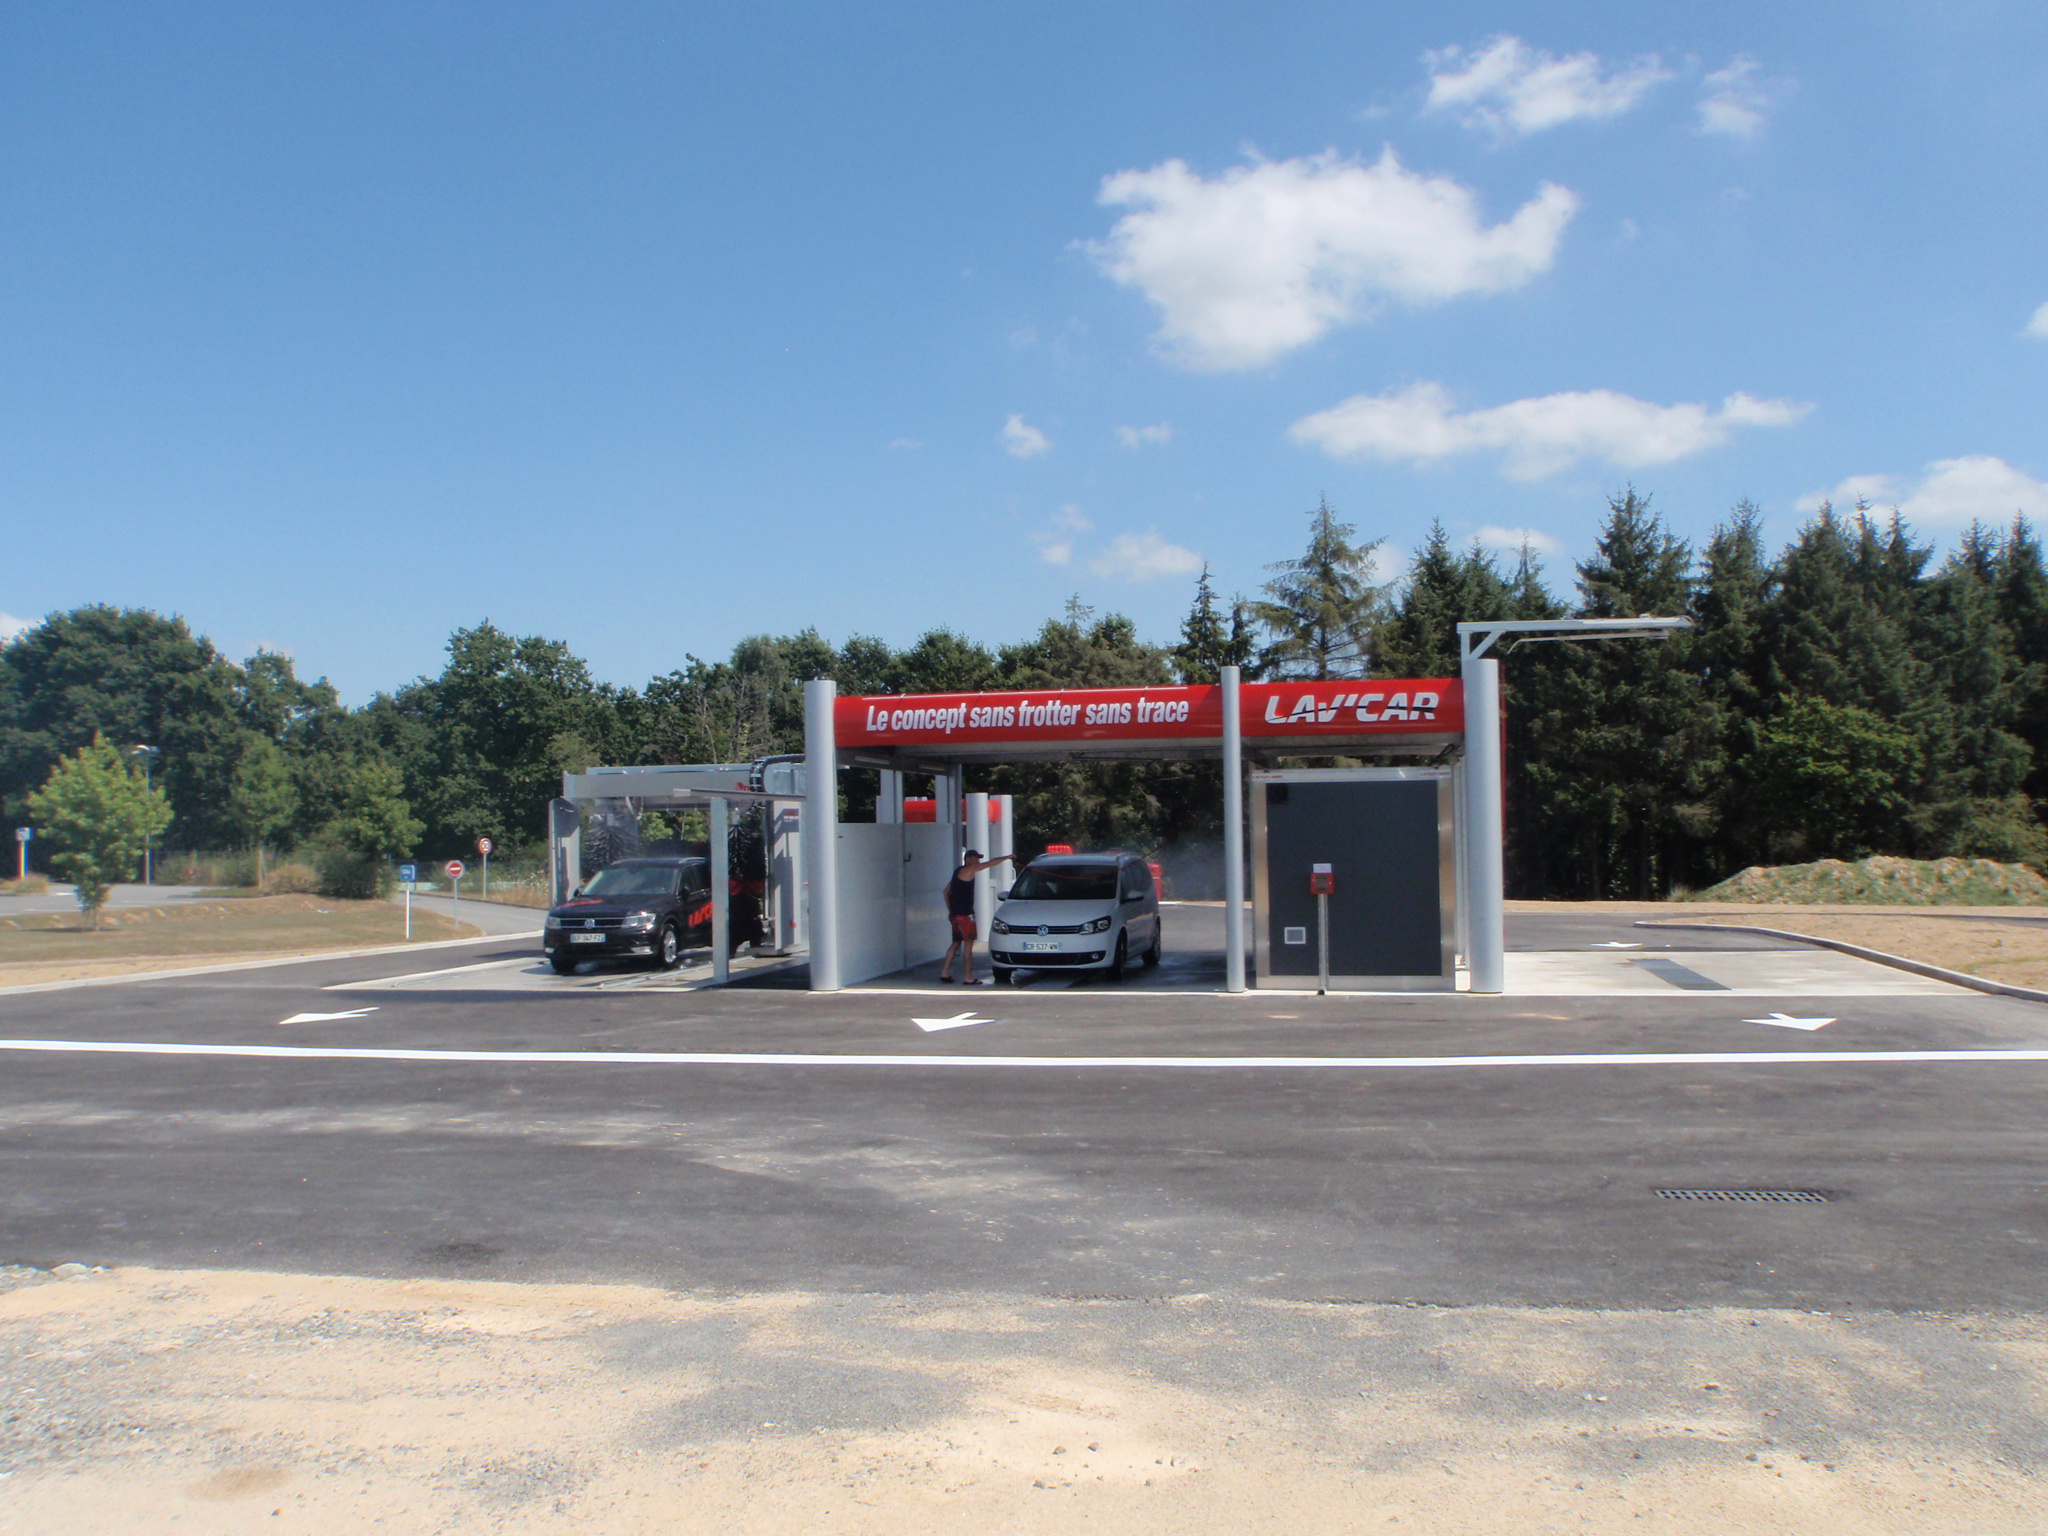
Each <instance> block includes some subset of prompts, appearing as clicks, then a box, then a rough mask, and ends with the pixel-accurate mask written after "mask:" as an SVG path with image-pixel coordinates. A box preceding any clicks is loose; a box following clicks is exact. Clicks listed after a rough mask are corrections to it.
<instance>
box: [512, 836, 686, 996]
mask: <svg viewBox="0 0 2048 1536" xmlns="http://www.w3.org/2000/svg"><path fill="white" fill-rule="evenodd" d="M710 942H711V861H710V860H708V859H690V858H681V859H676V858H669V859H621V860H619V862H618V863H616V864H610V865H607V866H606V867H605V868H603V869H601V870H599V871H598V872H597V873H596V874H594V875H592V876H591V877H590V880H589V882H588V883H587V884H585V885H582V886H580V887H578V889H577V891H576V894H575V895H573V896H571V897H570V898H569V899H568V900H567V901H565V902H563V903H562V904H561V905H560V906H559V907H556V908H554V909H553V910H552V911H550V912H549V913H548V921H547V927H546V928H545V929H544V930H543V932H542V935H541V943H542V944H543V945H544V946H545V947H546V949H547V952H548V962H549V963H550V964H551V965H553V966H554V968H555V974H556V975H558V976H566V975H568V974H569V973H570V972H571V971H573V970H575V969H576V967H577V965H578V964H579V963H580V962H582V961H585V960H622V959H632V958H638V957H643V956H644V957H646V958H648V959H651V960H652V961H653V962H654V963H655V964H656V965H657V966H659V967H660V968H661V969H662V970H664V971H672V970H674V969H675V968H676V967H677V966H678V965H679V964H681V963H682V958H683V950H684V948H685V947H686V946H688V945H690V944H709V943H710Z"/></svg>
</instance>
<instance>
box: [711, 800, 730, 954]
mask: <svg viewBox="0 0 2048 1536" xmlns="http://www.w3.org/2000/svg"><path fill="white" fill-rule="evenodd" d="M705 820H706V821H708V822H709V823H710V824H711V984H712V985H713V986H714V987H722V986H724V985H725V984H726V982H728V981H729V980H731V979H732V968H731V966H732V962H731V955H732V825H731V823H732V816H731V813H730V812H729V811H728V809H727V807H726V803H725V796H723V795H713V796H712V797H711V805H710V807H709V810H708V812H707V814H706V816H705Z"/></svg>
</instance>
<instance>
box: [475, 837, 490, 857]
mask: <svg viewBox="0 0 2048 1536" xmlns="http://www.w3.org/2000/svg"><path fill="white" fill-rule="evenodd" d="M476 851H477V852H478V853H484V854H487V853H489V852H490V851H491V840H490V839H489V838H488V837H480V838H478V839H477V840H476Z"/></svg>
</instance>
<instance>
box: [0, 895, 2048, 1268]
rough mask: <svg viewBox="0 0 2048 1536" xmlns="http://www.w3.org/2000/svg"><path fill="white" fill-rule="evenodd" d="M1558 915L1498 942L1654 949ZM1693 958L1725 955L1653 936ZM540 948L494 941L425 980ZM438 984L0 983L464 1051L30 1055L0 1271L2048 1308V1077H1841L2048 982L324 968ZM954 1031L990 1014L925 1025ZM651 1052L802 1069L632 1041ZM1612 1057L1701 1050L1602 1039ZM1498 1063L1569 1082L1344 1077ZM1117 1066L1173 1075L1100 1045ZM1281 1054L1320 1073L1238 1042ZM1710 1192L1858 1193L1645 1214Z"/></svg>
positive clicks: (7, 1061) (281, 971)
mask: <svg viewBox="0 0 2048 1536" xmlns="http://www.w3.org/2000/svg"><path fill="white" fill-rule="evenodd" d="M465 905H466V906H467V905H468V904H465ZM1219 921H1220V920H1219ZM1542 922H1543V925H1544V926H1543V927H1542V928H1541V930H1540V931H1539V932H1531V931H1530V930H1529V928H1528V927H1526V926H1523V925H1518V928H1517V931H1515V932H1513V933H1512V934H1511V940H1512V941H1513V942H1516V943H1517V944H1521V945H1526V944H1527V943H1530V942H1536V941H1539V940H1540V942H1542V943H1544V944H1546V945H1548V946H1551V948H1552V951H1553V952H1554V953H1570V952H1572V951H1570V950H1563V949H1560V948H1559V946H1565V945H1575V946H1576V947H1577V949H1578V950H1580V951H1584V952H1586V953H1589V954H1590V953H1591V952H1592V951H1593V950H1594V948H1595V946H1597V945H1600V944H1602V943H1625V942H1637V941H1639V940H1641V938H1642V932H1641V930H1634V929H1631V928H1628V927H1626V925H1617V924H1616V923H1614V922H1612V921H1611V920H1607V919H1604V918H1591V919H1564V918H1551V917H1545V918H1543V919H1542ZM1574 924H1576V926H1574ZM1610 931H1612V933H1613V934H1614V935H1624V934H1625V935H1627V937H1610ZM1703 939H1704V940H1710V941H1712V942H1714V943H1716V944H1717V945H1719V944H1720V943H1721V941H1719V940H1717V939H1713V937H1712V936H1702V935H1692V934H1683V935H1681V934H1673V935H1669V936H1667V937H1664V938H1660V939H1657V940H1655V942H1656V943H1658V944H1661V945H1664V946H1666V947H1668V948H1672V949H1677V948H1679V947H1682V946H1692V945H1695V944H1697V943H1699V942H1700V941H1701V940H1703ZM1732 944H1733V941H1730V945H1732ZM1723 947H1727V946H1723ZM529 951H530V944H527V943H509V942H506V941H496V942H492V941H483V942H479V943H478V944H476V945H475V946H473V947H471V948H468V949H457V950H448V951H442V952H441V956H442V960H441V962H440V963H442V964H445V965H449V966H454V965H458V964H462V965H467V964H488V963H491V962H493V961H505V962H513V963H516V962H519V961H521V960H522V959H526V958H530V955H529ZM1702 953H1704V952H1702ZM1738 958H1739V957H1738ZM1769 958H1770V956H1769V955H1767V954H1762V953H1760V954H1759V959H1760V960H1765V959H1769ZM1689 963H1696V964H1697V965H1698V966H1700V967H1701V968H1702V969H1705V968H1708V967H1709V965H1710V961H1709V960H1708V959H1707V958H1701V957H1700V956H1698V955H1696V956H1695V959H1694V961H1693V962H1689ZM1728 963H1734V962H1733V961H1730V962H1728ZM419 964H420V958H419V957H418V956H416V955H415V956H391V957H383V958H378V959H358V960H353V961H323V962H311V963H302V964H297V965H291V966H280V967H276V968H267V969H262V970H252V971H240V972H232V973H225V974H219V975H213V976H205V977H191V978H186V979H182V980H165V981H159V982H147V983H138V984H133V985H127V986H119V987H102V988H88V989H81V990H77V991H64V992H51V993H41V994H33V995H26V996H16V997H12V998H8V999H6V1000H5V1011H4V1015H0V1035H4V1036H5V1037H7V1038H11V1039H13V1040H50V1041H70V1042H133V1043H160V1044H168V1045H172V1046H189V1045H220V1046H230V1047H233V1046H244V1047H247V1046H254V1047H258V1048H262V1049H272V1048H276V1047H278V1046H280V1045H282V1046H285V1047H313V1048H342V1049H351V1048H357V1049H360V1048H369V1049H372V1050H386V1051H388V1050H393V1049H397V1050H403V1049H418V1050H424V1051H430V1052H447V1053H463V1054H464V1055H465V1056H467V1057H473V1058H475V1059H451V1058H450V1057H447V1056H443V1057H440V1058H438V1059H427V1060H404V1059H333V1058H323V1057H318V1056H284V1057H267V1056H233V1055H208V1054H196V1055H160V1054H158V1055H144V1054H132V1053H91V1052H81V1051H72V1050H61V1051H39V1052H26V1051H17V1050H13V1049H6V1050H0V1165H4V1166H5V1167H6V1168H7V1169H8V1177H7V1179H6V1180H5V1181H4V1182H0V1262H27V1263H33V1264H37V1265H42V1266H47V1265H50V1264H54V1263H57V1262H60V1261H63V1260H80V1261H83V1262H86V1263H100V1264H117V1263H127V1264H152V1265H200V1266H222V1265H228V1266H236V1265H253V1266H256V1267H268V1268H279V1269H307V1270H319V1271H329V1272H357V1273H367V1274H382V1275H405V1274H461V1275H470V1276H479V1277H483V1276H489V1277H502V1278H512V1279H551V1278H576V1277H593V1276H594V1277H602V1278H612V1279H634V1280H646V1281H650V1282H654V1283H658V1284H663V1285H669V1286H678V1287H695V1288H713V1289H740V1290H752V1289H763V1288H784V1287H788V1288H804V1289H824V1290H837V1291H869V1292H884V1293H891V1292H901V1293H913V1292H915V1293H922V1292H929V1291H934V1290H964V1291H980V1292H986V1293H991V1294H994V1293H1003V1294H1014V1293H1019V1292H1022V1293H1028V1294H1044V1295H1053V1296H1156V1295H1168V1294H1179V1293H1185V1292H1189V1291H1208V1292H1211V1293H1218V1294H1239V1295H1245V1296H1248V1297H1258V1298H1354V1299H1367V1300H1403V1299H1414V1300H1428V1301H1439V1302H1449V1303H1478V1302H1502V1303H1527V1304H1537V1305H1564V1304H1572V1305H1584V1306H1592V1307H1602V1308H1608V1307H1643V1306H1649V1307H1658V1306H1674V1305H1690V1304H1702V1303H1716V1302H1728V1303H1743V1304H1752V1305H1772V1306H1795V1307H1878V1308H1951V1307H1964V1306H1972V1307H2012V1308H2034V1307H2038V1306H2040V1305H2041V1304H2042V1303H2043V1299H2044V1294H2048V1271H2044V1266H2043V1264H2042V1258H2043V1242H2044V1239H2048V1138H2044V1137H2043V1136H2042V1134H2041V1112H2040V1104H2041V1102H2042V1096H2043V1089H2044V1088H2048V1062H2040V1061H2017V1062H2015V1061H1997V1062H1993V1061H1989V1060H1970V1059H1967V1058H1963V1059H1955V1058H1941V1059H1934V1060H1919V1061H1907V1062H1899V1061H1872V1060H1866V1059H1857V1060H1834V1059H1831V1058H1832V1057H1834V1056H1836V1055H1838V1054H1839V1053H1844V1052H1854V1053H1867V1052H1872V1051H1906V1052H1935V1053H1944V1052H1957V1053H1974V1052H1981V1051H1987V1050H1992V1051H1996V1050H2014V1049H2028V1050H2032V1049H2040V1048H2043V1047H2048V1010H2044V1009H2042V1008H2040V1007H2038V1006H2036V1005H2032V1004H2026V1003H2020V1002H2016V1001H2011V1000H2007V999H2000V998H1992V997H1985V996H1981V995H1978V994H1974V993H1965V992H1962V991H1959V990H1951V989H1943V988H1939V987H1935V986H1931V985H1930V986H1929V987H1928V989H1927V990H1926V991H1924V992H1922V993H1920V994H1917V995H1915V994H1901V995H1890V996H1855V995H1841V996H1833V997H1830V996H1810V995H1809V996H1796V997H1793V996H1788V997H1787V998H1786V999H1785V1000H1784V1008H1785V1010H1786V1011H1788V1012H1790V1013H1793V1014H1795V1015H1798V1016H1801V1017H1820V1016H1832V1017H1834V1018H1835V1019H1836V1022H1835V1023H1833V1024H1830V1025H1828V1026H1827V1027H1826V1028H1825V1029H1823V1030H1819V1031H1814V1032H1806V1031H1799V1030H1791V1029H1783V1028H1776V1027H1773V1026H1770V1025H1765V1024H1756V1023H1746V1022H1744V1018H1745V1017H1746V1016H1747V1017H1756V1016H1758V1015H1759V1014H1768V1013H1769V1012H1770V1011H1772V1010H1771V1009H1770V1008H1769V1007H1768V1006H1765V1005H1761V1004H1760V1003H1759V1002H1758V1001H1757V1000H1756V999H1754V998H1736V997H1730V996H1727V995H1720V994H1715V993H1711V992H1704V993H1703V992H1692V991H1685V990H1682V989H1680V988H1677V987H1672V988H1670V989H1669V990H1668V993H1656V994H1641V995H1608V996H1593V997H1560V996H1544V997H1536V998H1475V997H1470V996H1415V997H1399V998H1327V999H1318V998H1315V997H1312V996H1302V995H1295V994H1271V993H1268V994H1254V995H1252V996H1249V997H1241V998H1226V997H1218V996H1205V995H1201V994H1198V993H1191V992H1188V991H1185V990H1180V989H1164V990H1147V989H1144V988H1141V987H1117V986H1115V985H1099V986H1089V987H1081V988H1074V989H1064V988H1061V989H1038V988H1026V989H1022V990H1019V991H1016V992H1007V991H1006V992H1000V993H999V992H995V991H992V990H989V989H982V990H980V991H977V992H973V993H968V992H965V991H962V990H959V989H951V988H947V989H941V988H937V987H933V988H928V989H913V990H910V991H891V990H888V989H877V990H870V991H864V992H854V993H847V994H842V995H840V996H837V997H818V996H813V995H811V994H808V993H806V992H802V991H797V990H790V989H787V988H780V987H775V986H769V985H763V986H758V987H751V988H732V989H728V990H725V991H718V992H709V991H699V992H683V993H676V992H658V991H652V990H646V989H619V990H597V989H593V988H590V987H582V988H562V989H541V990H533V991H502V990H500V991H466V990H463V989H462V988H461V987H460V986H443V987H441V988H439V989H437V990H428V989H424V988H422V989H418V990H412V989H408V988H399V989H386V990H381V991H368V992H366V991H349V990H329V989H331V988H345V987H346V986H347V985H348V984H349V983H352V982H360V981H363V980H366V979H373V978H375V977H377V976H392V975H398V974H401V973H405V972H411V971H415V970H417V969H418V967H419ZM364 1008H374V1010H375V1011H373V1012H367V1013H355V1014H354V1016H352V1017H346V1018H335V1019H325V1020H313V1021H308V1022H301V1023H293V1024H287V1023H284V1022H283V1021H285V1020H287V1019H290V1018H292V1017H293V1016H294V1015H297V1014H301V1013H347V1012H350V1011H352V1010H358V1009H364ZM969 1009H978V1010H979V1012H978V1013H976V1014H975V1015H974V1017H977V1018H987V1019H989V1020H990V1021H991V1022H988V1023H986V1024H977V1025H973V1026H969V1027H962V1028H957V1029H947V1030H941V1031H938V1032H929V1033H928V1032H927V1031H926V1030H925V1029H924V1028H922V1027H920V1026H919V1025H918V1024H917V1023H915V1022H914V1020H915V1019H916V1018H917V1017H921V1016H922V1017H927V1018H930V1017H940V1018H943V1017H947V1016H951V1015H953V1014H956V1013H959V1012H962V1011H965V1010H969ZM499 1052H546V1053H563V1054H564V1055H566V1056H567V1058H568V1059H565V1060H561V1061H545V1062H536V1061H506V1060H495V1059H491V1055H492V1053H499ZM647 1052H653V1053H699V1054H700V1055H705V1056H711V1057H730V1056H731V1055H733V1054H736V1053H746V1054H752V1055H754V1056H756V1057H769V1058H778V1059H773V1060H759V1059H757V1060H752V1061H746V1062H736V1061H731V1060H695V1061H680V1062H678V1061H648V1060H627V1059H622V1058H624V1057H625V1056H626V1055H627V1054H628V1053H647ZM1758 1052H1763V1053H1769V1054H1768V1057H1767V1059H1765V1060H1763V1061H1745V1060H1736V1061H1729V1060H1723V1059H1719V1058H1720V1057H1722V1056H1724V1055H1727V1054H1730V1053H1732V1054H1734V1055H1736V1056H1743V1055H1747V1054H1750V1053H1758ZM1619 1053H1647V1054H1649V1055H1652V1056H1658V1057H1663V1056H1677V1057H1679V1058H1681V1059H1679V1060H1676V1061H1658V1062H1652V1063H1648V1064H1627V1065H1625V1064H1619V1063H1616V1062H1614V1061H1612V1060H1587V1059H1584V1058H1588V1057H1612V1056H1614V1055H1616V1054H1619ZM1479 1056H1491V1057H1499V1056H1511V1057H1540V1058H1546V1059H1548V1060H1547V1064H1541V1065H1536V1064H1502V1063H1494V1064H1465V1065H1460V1064H1457V1063H1456V1062H1452V1063H1448V1064H1444V1065H1436V1066H1428V1067H1414V1066H1409V1067H1402V1066H1393V1065H1386V1066H1377V1067H1375V1066H1361V1065H1357V1064H1355V1062H1356V1059H1357V1058H1391V1059H1405V1058H1415V1057H1462V1058H1471V1057H1479ZM792 1057H793V1058H799V1059H796V1060H789V1059H781V1058H792ZM850 1057H859V1058H862V1060H861V1061H860V1062H859V1063H858V1064H856V1063H854V1062H851V1061H849V1060H848V1058H850ZM1103 1057H1119V1058H1128V1057H1139V1058H1146V1060H1145V1061H1144V1062H1142V1063H1139V1064H1126V1065H1118V1066H1103V1065H1086V1064H1081V1063H1080V1062H1079V1061H1078V1060H1077V1059H1079V1058H1088V1059H1099V1058H1103ZM1273 1057H1288V1058H1311V1060H1309V1061H1307V1062H1304V1063H1298V1064H1295V1065H1288V1066H1271V1065H1254V1064H1251V1063H1252V1062H1253V1060H1254V1059H1262V1058H1273ZM998 1058H1010V1059H1011V1061H1012V1062H1013V1063H1018V1064H996V1062H997V1059H998ZM1339 1058H1343V1059H1345V1061H1346V1063H1350V1064H1342V1063H1340V1062H1339V1060H1338V1059H1339ZM1697 1187H1713V1188H1790V1189H1810V1190H1817V1191H1822V1192H1825V1193H1827V1194H1828V1195H1829V1196H1830V1199H1829V1200H1828V1202H1827V1203H1798V1204H1768V1203H1756V1204H1747V1203H1744V1204H1728V1203H1708V1202H1695V1201H1681V1200H1672V1199H1666V1198H1662V1197H1660V1196H1658V1195H1657V1194H1656V1193H1654V1191H1655V1190H1656V1189H1658V1188H1697Z"/></svg>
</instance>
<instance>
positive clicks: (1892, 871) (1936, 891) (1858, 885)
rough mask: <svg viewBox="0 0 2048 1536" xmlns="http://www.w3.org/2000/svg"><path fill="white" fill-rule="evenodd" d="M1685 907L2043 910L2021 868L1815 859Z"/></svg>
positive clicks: (1714, 891) (2047, 893)
mask: <svg viewBox="0 0 2048 1536" xmlns="http://www.w3.org/2000/svg"><path fill="white" fill-rule="evenodd" d="M1673 895H1674V898H1676V899H1681V900H1685V901H1753V902H1763V903H1770V904H1774V905H1775V904H1784V903H1790V904H1812V905H1816V906H1828V905H1844V906H1871V907H2040V906H2048V880H2043V879H2042V878H2041V877H2040V876H2039V875H2038V874H2036V873H2035V872H2034V871H2033V870H2031V869H2029V868H2028V867H2027V866H2026V865H2024V864H1999V863H1995V862H1993V861H1992V860H1990V859H1894V858H1886V857H1882V856H1880V857H1878V858H1870V859H1860V860H1858V861H1857V862H1856V863H1854V864H1848V863H1844V862H1843V861H1842V860H1840V859H1821V860H1820V861H1818V862H1817V863H1813V864H1781V865H1776V866H1773V867H1769V868H1766V867H1765V866H1763V865H1760V864H1752V865H1751V866H1750V867H1749V868H1748V869H1745V870H1744V871H1743V872H1742V873H1741V874H1739V875H1735V876H1733V877H1731V878H1729V879H1727V880H1723V881H1722V882H1721V883H1720V884H1719V885H1716V886H1710V887H1709V888H1708V889H1706V890H1704V891H1694V892H1692V893H1690V894H1688V895H1686V896H1684V897H1682V898H1678V897H1677V895H1676V893H1675V892H1674V893H1673Z"/></svg>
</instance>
